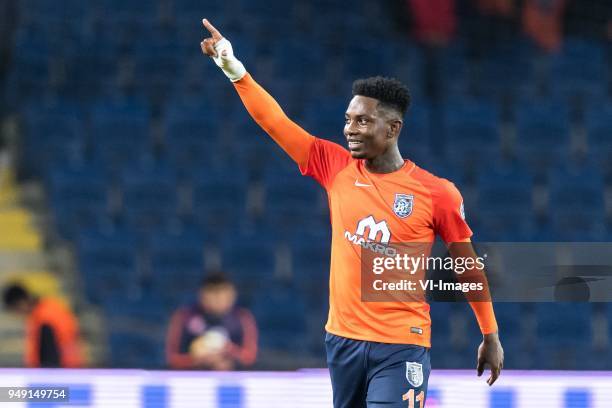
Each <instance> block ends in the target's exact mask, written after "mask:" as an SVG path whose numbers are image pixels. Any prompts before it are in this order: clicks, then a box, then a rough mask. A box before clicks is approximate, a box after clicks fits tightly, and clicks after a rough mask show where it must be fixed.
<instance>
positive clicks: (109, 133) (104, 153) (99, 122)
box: [91, 99, 152, 170]
mask: <svg viewBox="0 0 612 408" xmlns="http://www.w3.org/2000/svg"><path fill="white" fill-rule="evenodd" d="M149 119H150V113H149V110H148V107H147V105H146V103H145V102H144V101H143V100H141V99H126V100H123V101H103V102H100V103H98V104H96V105H95V106H94V108H93V110H92V113H91V130H92V132H91V140H92V143H93V146H94V152H95V153H96V154H97V155H99V156H100V157H101V158H102V160H104V161H105V162H106V163H108V164H109V166H110V167H112V168H113V169H116V170H117V169H121V167H122V166H123V165H124V164H126V163H127V162H132V163H133V162H134V159H135V158H139V157H143V156H146V155H147V154H151V150H152V149H151V146H152V140H151V136H150V133H149Z"/></svg>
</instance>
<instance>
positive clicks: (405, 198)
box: [393, 194, 414, 218]
mask: <svg viewBox="0 0 612 408" xmlns="http://www.w3.org/2000/svg"><path fill="white" fill-rule="evenodd" d="M413 203H414V195H412V194H395V202H394V203H393V212H394V213H395V215H397V216H398V217H400V218H406V217H408V216H409V215H410V214H412V205H413Z"/></svg>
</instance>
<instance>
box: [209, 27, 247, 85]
mask: <svg viewBox="0 0 612 408" xmlns="http://www.w3.org/2000/svg"><path fill="white" fill-rule="evenodd" d="M215 51H217V56H216V57H212V59H213V60H214V61H215V64H217V65H218V66H219V67H220V68H221V69H222V70H223V73H224V74H225V76H226V77H228V78H229V79H230V81H232V82H236V81H239V80H241V79H242V77H244V76H245V75H246V69H245V68H244V65H242V62H240V61H239V60H238V58H236V57H235V56H234V50H233V49H232V44H231V43H230V42H229V41H228V40H227V38H222V39H221V40H219V41H217V43H216V44H215Z"/></svg>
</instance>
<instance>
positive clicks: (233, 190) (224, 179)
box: [191, 171, 248, 236]
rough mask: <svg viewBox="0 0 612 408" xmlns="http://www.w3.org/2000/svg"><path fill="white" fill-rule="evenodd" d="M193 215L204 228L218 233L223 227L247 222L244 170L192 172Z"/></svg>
mask: <svg viewBox="0 0 612 408" xmlns="http://www.w3.org/2000/svg"><path fill="white" fill-rule="evenodd" d="M194 176H195V178H196V179H195V180H194V181H193V191H192V199H193V202H192V212H191V214H192V217H193V218H194V219H195V220H196V221H197V222H198V223H199V224H200V225H202V226H203V227H204V228H205V229H206V230H207V231H209V232H210V233H211V234H213V235H215V236H221V235H223V233H224V230H225V229H227V228H231V227H232V226H236V225H241V224H242V223H244V222H246V202H247V197H248V190H247V183H246V179H245V177H244V175H243V174H240V173H234V174H231V173H229V174H227V175H225V173H215V172H211V171H208V172H206V171H203V172H199V173H195V174H194Z"/></svg>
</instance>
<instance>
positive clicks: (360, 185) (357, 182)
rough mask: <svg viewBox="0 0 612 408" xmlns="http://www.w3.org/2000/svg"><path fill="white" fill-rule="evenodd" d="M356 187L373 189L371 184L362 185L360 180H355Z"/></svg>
mask: <svg viewBox="0 0 612 408" xmlns="http://www.w3.org/2000/svg"><path fill="white" fill-rule="evenodd" d="M355 187H372V185H371V184H363V183H360V182H359V180H355Z"/></svg>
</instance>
